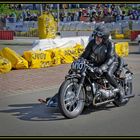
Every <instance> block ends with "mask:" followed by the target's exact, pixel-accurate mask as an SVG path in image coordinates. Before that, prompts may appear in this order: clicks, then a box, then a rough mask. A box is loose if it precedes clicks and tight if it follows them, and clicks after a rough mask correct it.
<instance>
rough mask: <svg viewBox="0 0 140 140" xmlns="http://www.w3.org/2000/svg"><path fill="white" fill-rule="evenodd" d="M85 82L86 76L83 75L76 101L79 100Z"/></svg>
mask: <svg viewBox="0 0 140 140" xmlns="http://www.w3.org/2000/svg"><path fill="white" fill-rule="evenodd" d="M84 81H85V75H83V77H82V79H81V80H80V84H79V88H78V90H77V95H76V100H79V95H80V91H81V89H82V87H83V84H84Z"/></svg>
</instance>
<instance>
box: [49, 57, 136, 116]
mask: <svg viewBox="0 0 140 140" xmlns="http://www.w3.org/2000/svg"><path fill="white" fill-rule="evenodd" d="M119 66H120V67H119V70H117V71H116V73H115V75H114V76H115V79H116V80H117V82H118V84H119V85H121V87H122V88H123V92H124V97H123V98H124V100H123V102H122V101H121V100H120V96H119V95H120V94H118V93H115V92H113V87H112V86H111V85H110V84H109V82H108V81H107V80H106V78H105V77H104V75H99V74H98V73H96V72H95V70H96V67H94V65H93V64H91V63H90V62H89V61H87V60H85V59H78V60H75V61H74V62H73V63H72V64H71V68H70V70H69V72H68V75H66V76H65V80H64V82H63V83H62V84H61V86H60V88H59V91H58V94H56V95H55V97H56V96H57V98H55V99H57V102H58V107H59V109H60V112H61V113H62V115H63V116H65V117H66V118H69V119H72V118H75V117H77V116H78V115H80V114H81V113H82V111H83V109H84V107H88V106H90V105H92V106H93V108H94V107H97V106H106V105H107V104H109V103H113V104H114V105H115V106H122V105H125V104H127V103H128V102H129V99H130V98H132V97H134V96H135V95H134V94H132V89H133V85H132V79H133V73H132V72H131V71H130V70H129V69H128V65H127V64H125V63H123V62H121V61H120V63H119ZM51 102H52V99H51V100H49V103H48V105H49V104H50V103H51ZM55 103H56V102H55Z"/></svg>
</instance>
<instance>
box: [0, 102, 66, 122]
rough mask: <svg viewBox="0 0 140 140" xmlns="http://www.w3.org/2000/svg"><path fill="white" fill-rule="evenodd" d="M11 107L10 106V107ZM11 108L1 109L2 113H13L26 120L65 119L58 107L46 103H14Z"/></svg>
mask: <svg viewBox="0 0 140 140" xmlns="http://www.w3.org/2000/svg"><path fill="white" fill-rule="evenodd" d="M9 107H10V108H9ZM8 108H9V109H6V110H0V113H12V115H13V116H16V117H17V118H18V119H20V120H25V121H55V120H64V119H65V118H64V117H63V116H62V115H61V113H60V111H59V109H58V108H48V107H46V105H45V104H40V103H34V104H13V105H9V106H8Z"/></svg>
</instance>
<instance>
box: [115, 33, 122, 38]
mask: <svg viewBox="0 0 140 140" xmlns="http://www.w3.org/2000/svg"><path fill="white" fill-rule="evenodd" d="M115 39H124V34H115Z"/></svg>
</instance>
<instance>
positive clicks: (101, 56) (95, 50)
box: [80, 39, 118, 66]
mask: <svg viewBox="0 0 140 140" xmlns="http://www.w3.org/2000/svg"><path fill="white" fill-rule="evenodd" d="M80 57H83V58H85V59H87V60H90V61H92V62H93V63H94V64H95V65H97V66H101V65H102V64H106V65H107V66H109V65H111V64H112V63H113V62H114V61H117V60H118V59H117V55H116V52H115V49H114V46H113V45H112V43H111V41H109V40H108V41H107V42H106V43H102V44H100V45H96V43H95V39H93V40H91V41H90V42H89V43H88V45H87V47H86V49H85V51H84V52H83V53H82V55H81V56H80Z"/></svg>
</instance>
